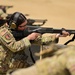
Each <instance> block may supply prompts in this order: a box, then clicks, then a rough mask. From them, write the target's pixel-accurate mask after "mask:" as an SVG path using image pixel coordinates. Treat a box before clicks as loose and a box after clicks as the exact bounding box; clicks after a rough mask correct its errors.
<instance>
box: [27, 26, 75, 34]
mask: <svg viewBox="0 0 75 75" xmlns="http://www.w3.org/2000/svg"><path fill="white" fill-rule="evenodd" d="M28 28H29V30H28V31H29V32H31V33H32V32H37V33H62V31H63V30H64V29H63V28H62V29H54V28H49V27H40V26H28ZM65 30H66V31H67V32H69V33H70V34H75V30H71V29H65Z"/></svg>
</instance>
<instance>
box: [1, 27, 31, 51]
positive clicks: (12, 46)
mask: <svg viewBox="0 0 75 75" xmlns="http://www.w3.org/2000/svg"><path fill="white" fill-rule="evenodd" d="M0 33H1V34H0V41H1V44H2V45H4V46H5V47H6V48H7V49H9V50H11V51H12V52H17V51H20V50H23V49H25V48H27V47H29V46H30V45H31V44H30V42H29V40H28V39H27V38H23V39H22V40H20V41H16V40H15V38H14V37H13V35H12V34H11V33H10V31H9V30H8V29H6V28H3V29H1V30H0Z"/></svg>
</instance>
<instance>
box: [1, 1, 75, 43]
mask: <svg viewBox="0 0 75 75" xmlns="http://www.w3.org/2000/svg"><path fill="white" fill-rule="evenodd" d="M0 4H1V5H13V6H14V7H13V8H10V9H8V10H7V12H8V13H13V12H15V11H19V12H22V13H24V14H29V16H28V17H27V18H33V19H36V18H37V19H47V20H48V21H47V23H46V24H45V25H44V26H46V27H53V28H67V29H69V28H70V29H75V0H0ZM71 37H72V35H71V36H70V37H66V38H60V41H59V43H65V42H66V41H67V40H69V39H70V38H71ZM74 43H75V42H73V43H71V44H74Z"/></svg>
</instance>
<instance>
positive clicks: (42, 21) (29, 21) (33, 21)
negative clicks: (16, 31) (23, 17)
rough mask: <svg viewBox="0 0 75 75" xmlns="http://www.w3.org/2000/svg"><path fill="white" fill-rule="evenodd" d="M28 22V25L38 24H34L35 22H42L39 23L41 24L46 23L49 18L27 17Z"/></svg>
mask: <svg viewBox="0 0 75 75" xmlns="http://www.w3.org/2000/svg"><path fill="white" fill-rule="evenodd" d="M27 21H28V23H27V25H30V26H32V25H33V26H36V25H34V23H41V24H37V25H38V26H41V25H44V24H45V23H46V21H47V19H44V20H41V19H27Z"/></svg>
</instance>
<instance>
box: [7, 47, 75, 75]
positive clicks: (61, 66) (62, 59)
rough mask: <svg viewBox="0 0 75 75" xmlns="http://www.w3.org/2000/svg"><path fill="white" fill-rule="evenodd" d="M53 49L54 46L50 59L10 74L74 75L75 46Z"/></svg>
mask: <svg viewBox="0 0 75 75" xmlns="http://www.w3.org/2000/svg"><path fill="white" fill-rule="evenodd" d="M54 48H55V46H54V47H53V49H52V51H53V50H54V52H53V55H51V56H50V57H47V58H45V59H43V60H40V61H37V63H36V64H35V65H34V66H32V67H29V68H27V69H19V70H17V71H15V72H12V73H11V75H75V46H66V47H65V48H63V49H58V48H57V47H56V48H55V49H54ZM56 49H57V50H56ZM33 71H34V72H33ZM7 75H10V74H7Z"/></svg>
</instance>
